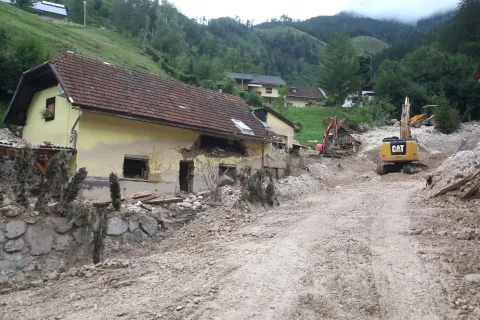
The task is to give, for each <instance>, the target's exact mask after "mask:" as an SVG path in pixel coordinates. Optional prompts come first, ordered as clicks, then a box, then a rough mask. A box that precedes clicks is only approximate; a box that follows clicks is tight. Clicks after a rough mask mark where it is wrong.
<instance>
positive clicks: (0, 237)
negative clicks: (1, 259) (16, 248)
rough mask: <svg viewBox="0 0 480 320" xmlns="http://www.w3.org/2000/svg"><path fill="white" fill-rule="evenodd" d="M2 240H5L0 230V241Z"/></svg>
mask: <svg viewBox="0 0 480 320" xmlns="http://www.w3.org/2000/svg"><path fill="white" fill-rule="evenodd" d="M3 241H5V235H4V234H3V232H2V231H0V243H3Z"/></svg>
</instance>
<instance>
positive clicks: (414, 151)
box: [377, 97, 427, 175]
mask: <svg viewBox="0 0 480 320" xmlns="http://www.w3.org/2000/svg"><path fill="white" fill-rule="evenodd" d="M400 122H401V124H400V137H391V138H385V139H383V143H382V146H381V147H380V162H379V163H378V165H377V173H378V174H379V175H384V174H387V173H390V172H399V171H403V172H404V173H408V174H411V173H415V172H418V171H419V169H420V171H421V170H424V169H426V168H427V166H425V165H423V164H421V163H419V162H418V161H419V147H418V142H417V140H416V139H414V138H412V135H411V132H410V99H409V98H408V97H406V98H405V104H404V105H402V119H401V121H400Z"/></svg>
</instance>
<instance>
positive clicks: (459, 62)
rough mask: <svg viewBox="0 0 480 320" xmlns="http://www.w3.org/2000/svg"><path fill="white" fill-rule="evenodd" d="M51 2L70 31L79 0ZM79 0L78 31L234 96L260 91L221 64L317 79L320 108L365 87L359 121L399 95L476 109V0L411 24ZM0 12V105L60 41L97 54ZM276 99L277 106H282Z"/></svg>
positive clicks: (17, 1) (391, 112) (466, 113)
mask: <svg viewBox="0 0 480 320" xmlns="http://www.w3.org/2000/svg"><path fill="white" fill-rule="evenodd" d="M53 2H58V3H62V4H64V5H65V6H66V8H67V12H68V17H69V19H70V20H71V21H70V22H69V23H67V24H68V26H67V24H66V23H59V25H63V24H64V25H65V30H66V31H65V32H70V30H74V29H75V28H77V27H78V28H77V29H79V28H80V26H79V25H75V24H83V1H82V0H56V1H53ZM86 2H87V12H88V14H87V25H88V27H87V28H85V29H83V30H82V32H84V33H90V34H92V35H97V34H101V35H102V37H104V38H108V37H110V38H111V39H114V38H115V39H117V38H118V39H120V38H122V39H124V40H115V42H116V43H121V44H122V46H123V47H127V46H130V45H131V46H132V48H135V49H134V50H135V51H136V52H135V54H132V56H137V55H138V56H141V59H147V60H149V61H150V62H145V61H144V60H142V61H141V63H140V62H138V63H137V62H136V61H134V62H132V61H129V62H128V63H125V64H124V65H125V66H127V67H132V68H135V69H139V70H141V71H144V72H150V73H154V74H158V75H161V76H168V77H172V78H177V79H178V80H180V81H184V82H187V83H191V84H193V85H197V86H202V87H206V88H210V89H212V90H215V89H216V88H217V84H220V83H222V84H223V85H224V91H225V92H227V93H232V94H238V95H242V97H244V98H245V99H246V100H247V102H249V103H250V104H252V105H261V104H262V101H261V99H258V97H253V96H251V95H248V94H245V93H243V92H238V91H237V90H236V88H235V86H234V85H233V83H232V82H231V81H228V80H226V79H225V78H224V76H225V73H226V72H228V71H232V72H248V73H251V72H257V73H261V74H268V75H278V76H281V77H282V78H283V79H284V80H285V81H286V82H287V84H289V85H306V86H321V87H322V88H323V89H325V91H326V92H327V94H328V95H329V99H328V100H327V101H326V102H325V105H327V106H339V105H340V104H341V103H342V101H344V99H345V97H346V96H348V95H350V94H353V93H358V92H360V91H361V90H362V88H367V87H368V88H373V90H374V91H375V93H376V98H375V101H374V102H373V103H372V106H370V107H369V108H370V109H368V110H370V111H368V112H367V113H370V114H369V115H368V117H364V118H363V119H364V120H366V119H367V118H368V119H370V120H371V119H378V114H381V115H382V117H381V118H388V117H392V116H398V113H399V110H400V106H401V104H402V100H403V99H404V97H405V96H406V95H408V96H410V97H411V98H412V101H413V106H414V108H415V109H416V111H419V109H420V107H421V106H422V105H425V104H427V103H432V102H433V101H437V102H438V101H440V103H441V104H442V105H445V106H446V108H448V111H447V112H446V113H445V114H447V115H448V118H450V120H449V121H457V120H458V121H459V120H461V119H463V120H465V119H467V118H472V117H473V118H479V117H480V106H479V105H478V104H479V101H480V90H479V86H478V84H477V83H476V82H475V81H474V80H473V79H472V74H473V73H474V71H475V69H476V67H477V66H478V64H479V63H480V24H478V17H479V16H480V0H461V1H459V4H458V9H457V10H456V11H454V12H449V13H446V14H439V15H436V16H433V17H428V18H427V19H424V20H421V21H419V22H418V23H417V25H416V26H412V25H405V24H402V23H399V22H395V21H379V20H374V19H370V18H364V17H358V16H354V15H351V14H347V13H340V14H338V15H335V16H319V17H314V18H311V19H308V20H305V21H299V20H293V19H291V18H290V17H288V16H287V15H283V16H281V17H279V18H272V19H270V20H269V21H264V22H257V21H253V20H246V21H242V20H241V19H240V18H238V17H233V18H227V17H225V18H219V19H212V20H207V19H205V18H196V19H190V18H188V17H186V16H185V15H183V14H182V13H180V12H179V11H178V10H177V9H176V8H175V6H174V5H173V4H171V3H169V2H168V1H167V0H162V1H160V2H159V1H157V0H154V1H152V0H87V1H86ZM31 5H32V1H31V0H13V6H10V5H8V4H4V3H0V15H2V14H3V15H5V16H8V17H9V18H11V19H15V18H12V17H13V15H14V14H15V15H17V16H18V17H22V15H23V14H25V15H27V14H28V13H17V12H14V11H13V10H18V11H19V10H24V11H28V10H29V7H30V6H31ZM7 6H9V7H12V8H7ZM14 6H15V7H18V9H15V8H14ZM28 15H29V14H28ZM2 18H3V17H2ZM29 19H30V18H29ZM34 19H39V18H36V17H34V16H32V17H31V20H32V21H34ZM2 20H5V19H0V73H1V74H2V75H4V76H2V77H0V113H1V110H2V109H3V110H5V107H6V104H7V102H8V101H9V99H10V98H11V96H12V95H13V92H14V90H15V87H16V85H17V83H18V80H19V78H20V75H21V73H22V72H23V71H25V70H28V69H29V68H31V67H33V66H35V65H38V64H39V63H41V62H44V61H46V60H48V59H50V58H52V57H54V56H56V55H57V54H58V53H60V52H61V51H64V50H65V49H69V50H73V51H77V52H79V53H81V54H86V55H87V56H88V55H90V56H93V57H94V58H101V57H102V50H101V49H99V48H100V46H99V45H98V44H96V45H95V46H96V49H98V50H95V48H93V49H92V50H93V51H92V52H95V54H89V53H90V52H88V51H87V50H82V49H79V48H82V45H83V47H86V45H84V44H82V43H80V40H72V43H71V44H68V45H66V43H62V45H61V46H60V45H59V46H51V45H46V41H42V38H41V37H38V36H37V35H36V34H35V33H34V32H33V31H32V29H33V28H31V26H28V24H27V23H23V24H21V25H20V24H19V26H18V27H16V28H14V27H12V24H8V23H2V22H1V21H2ZM45 23H46V22H45ZM39 25H42V26H43V22H41V23H40V22H39ZM70 25H71V27H70ZM42 28H43V27H42ZM77 29H75V30H77ZM35 32H38V30H36V31H35ZM109 32H110V33H109ZM19 34H20V35H21V36H20V37H19ZM49 37H50V36H49ZM58 37H60V35H59V36H58ZM62 41H63V40H62ZM82 41H83V40H82ZM122 41H125V43H127V41H128V44H125V45H123V42H122ZM139 59H140V58H139ZM125 60H127V59H125ZM112 62H115V61H112ZM120 64H121V63H120ZM150 64H151V65H152V66H154V67H150ZM279 100H280V101H279V102H278V103H277V105H276V107H277V108H278V109H279V110H280V111H281V112H288V110H287V108H284V105H283V103H282V99H279ZM360 100H361V99H360ZM283 102H284V101H283ZM359 102H360V101H359ZM363 113H365V111H363ZM452 119H453V120H452Z"/></svg>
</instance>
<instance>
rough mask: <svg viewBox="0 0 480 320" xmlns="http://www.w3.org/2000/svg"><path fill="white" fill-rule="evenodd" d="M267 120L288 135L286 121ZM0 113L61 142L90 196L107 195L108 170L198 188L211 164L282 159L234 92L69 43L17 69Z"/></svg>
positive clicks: (148, 187) (126, 177)
mask: <svg viewBox="0 0 480 320" xmlns="http://www.w3.org/2000/svg"><path fill="white" fill-rule="evenodd" d="M272 119H273V118H272ZM269 121H270V123H272V126H273V127H274V128H275V130H276V131H278V132H279V133H281V134H282V132H283V134H282V135H283V138H282V139H284V141H285V143H286V144H287V145H289V144H290V137H291V136H292V134H293V133H292V131H293V127H292V129H291V130H289V131H288V132H286V131H283V130H285V129H282V128H281V126H280V125H279V124H276V122H275V121H272V120H268V119H267V122H269ZM3 123H4V124H6V125H18V126H23V132H22V137H23V139H24V140H26V141H27V142H29V143H32V144H35V143H39V142H44V141H49V142H52V143H53V144H55V145H56V146H59V147H62V148H69V150H70V151H71V154H72V156H71V161H70V168H71V171H72V172H73V171H75V170H77V169H78V168H81V167H86V168H87V170H88V178H87V179H86V181H85V188H84V190H83V191H82V195H83V196H86V197H90V198H92V197H105V196H108V176H109V174H110V173H111V172H114V173H116V174H117V175H118V176H119V177H120V184H121V187H122V193H135V192H139V191H152V192H156V193H162V194H176V193H178V192H179V191H185V192H198V191H201V190H205V189H206V188H207V182H208V180H207V179H209V178H211V175H212V172H213V173H215V175H216V174H220V173H222V172H225V171H229V172H234V173H235V172H236V173H239V172H240V171H241V170H247V171H254V170H258V169H261V168H273V169H276V170H277V171H278V170H283V171H284V169H285V168H286V167H287V159H288V154H285V153H281V152H276V150H277V149H276V148H274V147H273V145H272V141H275V140H276V137H275V134H274V133H273V132H271V131H270V130H268V128H267V127H266V126H265V125H264V124H262V121H260V120H259V119H258V118H256V117H255V115H254V114H253V112H252V110H251V109H250V108H249V106H248V105H247V104H246V103H245V102H244V101H243V100H242V99H241V98H239V97H235V96H232V95H228V94H224V93H220V92H216V91H212V90H208V89H203V88H198V87H194V86H191V85H187V84H185V83H181V82H177V81H173V80H169V79H165V78H162V77H158V76H153V75H150V74H146V73H141V72H137V71H134V70H129V69H124V68H120V67H116V66H113V65H111V64H109V63H107V62H102V61H97V60H92V59H89V58H86V57H83V56H81V55H77V54H74V53H71V52H67V53H64V54H61V55H60V56H58V57H56V58H55V59H53V60H51V61H48V62H45V63H43V64H42V65H39V66H37V67H35V68H33V69H30V70H28V71H26V72H24V73H23V75H22V78H21V80H20V83H19V85H18V87H17V90H16V92H15V94H14V97H13V99H12V101H11V103H10V105H9V108H8V110H7V113H6V115H5V118H4V120H3ZM277 126H278V128H277ZM281 137H282V136H281ZM233 176H235V174H233Z"/></svg>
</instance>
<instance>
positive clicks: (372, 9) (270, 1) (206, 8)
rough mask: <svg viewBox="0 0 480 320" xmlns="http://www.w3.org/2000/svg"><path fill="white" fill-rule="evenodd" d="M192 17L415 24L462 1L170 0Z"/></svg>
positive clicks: (256, 21) (258, 21) (258, 20)
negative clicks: (355, 18)
mask: <svg viewBox="0 0 480 320" xmlns="http://www.w3.org/2000/svg"><path fill="white" fill-rule="evenodd" d="M170 2H172V3H174V4H175V6H176V7H177V8H178V9H180V11H181V12H182V13H183V14H185V15H186V16H188V17H190V18H196V17H203V16H205V17H206V18H207V19H212V18H218V17H232V18H234V17H236V16H239V17H240V18H241V19H242V20H244V21H245V20H247V19H249V20H254V21H255V23H260V22H264V21H266V20H267V19H270V18H272V17H277V18H278V17H280V16H281V15H282V14H286V15H288V16H289V17H291V18H293V19H302V20H305V19H308V18H311V17H316V16H321V15H334V14H336V13H338V12H340V11H342V10H346V11H355V12H357V13H359V14H362V15H366V16H369V17H372V18H387V19H392V18H393V19H396V20H400V21H404V22H407V23H415V22H416V21H417V20H418V19H420V18H423V17H426V16H430V15H432V14H434V13H438V12H444V11H446V10H449V9H452V8H455V7H456V5H457V3H458V0H293V1H292V0H289V1H287V0H242V1H238V2H237V1H235V2H234V1H228V0H170Z"/></svg>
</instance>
